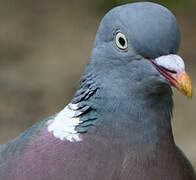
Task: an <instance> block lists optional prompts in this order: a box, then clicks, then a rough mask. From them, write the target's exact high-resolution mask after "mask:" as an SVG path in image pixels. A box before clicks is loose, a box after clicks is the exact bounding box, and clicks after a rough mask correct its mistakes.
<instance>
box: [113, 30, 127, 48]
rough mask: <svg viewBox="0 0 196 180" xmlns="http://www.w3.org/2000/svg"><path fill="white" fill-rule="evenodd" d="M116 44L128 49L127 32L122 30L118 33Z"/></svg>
mask: <svg viewBox="0 0 196 180" xmlns="http://www.w3.org/2000/svg"><path fill="white" fill-rule="evenodd" d="M116 45H117V47H118V48H119V49H121V50H126V49H127V48H128V40H127V38H126V36H125V34H123V33H121V32H118V33H117V34H116Z"/></svg>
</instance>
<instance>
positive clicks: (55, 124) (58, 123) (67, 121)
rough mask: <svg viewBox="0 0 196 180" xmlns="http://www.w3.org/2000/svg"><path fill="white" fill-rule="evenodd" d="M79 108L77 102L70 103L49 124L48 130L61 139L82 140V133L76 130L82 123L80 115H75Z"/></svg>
mask: <svg viewBox="0 0 196 180" xmlns="http://www.w3.org/2000/svg"><path fill="white" fill-rule="evenodd" d="M77 109H78V108H77V104H68V105H67V106H66V107H65V108H64V109H63V110H62V111H60V112H59V113H58V114H57V115H56V117H55V118H54V120H53V121H52V122H51V123H50V124H49V125H48V131H49V132H52V133H53V135H54V137H56V138H58V139H60V140H68V141H70V142H79V141H82V138H81V135H80V134H79V133H77V131H76V130H75V127H76V126H77V125H78V124H79V123H80V117H75V113H76V112H78V110H77Z"/></svg>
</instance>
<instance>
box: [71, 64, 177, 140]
mask: <svg viewBox="0 0 196 180" xmlns="http://www.w3.org/2000/svg"><path fill="white" fill-rule="evenodd" d="M89 67H90V66H88V68H87V69H86V71H85V73H84V75H83V77H82V79H81V81H80V82H81V86H80V87H79V89H78V91H77V92H76V94H75V96H74V98H73V100H72V103H73V104H76V103H77V104H78V110H79V111H78V112H79V113H78V116H80V121H81V123H80V124H79V125H78V126H77V127H76V130H77V132H79V133H87V132H88V133H93V134H97V135H100V136H105V137H106V136H108V137H111V138H123V139H124V140H125V141H127V143H135V142H144V141H145V142H151V141H152V142H153V143H156V142H158V141H159V140H160V138H162V137H163V138H164V139H165V138H166V139H167V138H168V139H171V140H172V141H173V135H172V129H171V122H170V121H171V116H172V109H173V100H172V91H171V88H170V87H169V86H167V87H163V88H165V90H164V91H163V92H162V93H157V94H156V93H154V94H141V93H133V92H131V89H129V91H130V92H128V91H127V92H126V90H125V89H126V88H125V87H124V86H126V84H124V85H123V83H122V84H117V83H118V81H115V84H111V83H113V82H112V80H111V82H109V81H107V75H105V76H104V75H100V73H97V72H95V71H94V72H93V69H92V68H89ZM92 127H94V128H92ZM130 137H132V138H130ZM133 137H134V138H133ZM133 141H135V142H133Z"/></svg>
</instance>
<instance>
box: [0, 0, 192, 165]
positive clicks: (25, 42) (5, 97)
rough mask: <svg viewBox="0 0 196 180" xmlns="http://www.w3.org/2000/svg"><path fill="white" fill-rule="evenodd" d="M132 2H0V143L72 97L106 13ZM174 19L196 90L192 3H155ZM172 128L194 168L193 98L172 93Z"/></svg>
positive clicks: (176, 0) (178, 0) (173, 0)
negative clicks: (165, 9)
mask: <svg viewBox="0 0 196 180" xmlns="http://www.w3.org/2000/svg"><path fill="white" fill-rule="evenodd" d="M125 2H132V1H131V0H99V1H95V0H81V1H78V0H72V1H68V0H56V1H53V0H42V1H39V0H17V1H16V0H0V144H3V143H5V142H7V141H9V140H11V139H12V138H14V137H15V136H17V135H18V134H19V133H21V132H23V131H24V130H25V129H26V128H28V127H30V126H31V125H32V124H34V123H36V122H38V121H40V120H42V119H43V118H45V117H47V116H49V115H51V114H54V113H55V112H58V111H59V110H61V109H62V108H63V107H64V106H65V105H66V104H67V103H68V102H69V101H70V100H71V98H72V96H73V94H74V92H75V90H76V89H77V85H78V80H79V78H80V76H81V74H82V72H83V70H84V67H85V65H86V63H87V61H88V58H89V57H90V54H91V49H92V46H93V41H94V36H95V34H96V30H97V27H98V25H99V22H100V20H101V18H102V17H103V15H104V13H106V12H107V11H108V10H109V9H111V8H112V7H114V6H116V5H119V4H123V3H125ZM154 2H158V3H160V4H163V5H165V6H167V7H168V8H169V9H171V10H172V11H173V12H174V14H175V15H176V17H177V19H178V22H179V25H180V28H181V33H182V41H181V48H180V52H179V54H180V55H181V56H182V57H183V59H184V60H185V64H186V69H187V72H188V73H189V75H190V76H191V78H192V83H193V88H194V89H196V50H195V47H196V46H195V41H196V34H195V33H196V21H195V19H196V3H195V2H196V1H195V0H188V1H187V0H162V1H161V0H157V1H154ZM174 100H175V111H174V117H173V129H174V135H175V140H176V143H177V145H178V146H180V148H182V149H183V151H184V152H185V154H186V155H187V156H188V158H189V159H191V162H192V163H193V165H194V167H195V168H196V140H195V139H196V118H195V117H196V97H194V96H193V99H192V100H187V99H186V97H185V96H182V95H181V94H179V93H178V92H176V90H174Z"/></svg>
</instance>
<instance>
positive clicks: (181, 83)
mask: <svg viewBox="0 0 196 180" xmlns="http://www.w3.org/2000/svg"><path fill="white" fill-rule="evenodd" d="M150 61H151V63H152V64H153V65H154V66H155V68H156V69H157V70H158V71H159V72H160V74H161V75H162V76H164V77H165V78H166V79H167V80H168V81H169V82H170V83H171V84H172V85H173V86H174V87H176V88H177V89H178V90H179V91H180V92H181V93H182V94H184V95H185V96H187V97H188V98H191V97H192V94H193V93H192V83H191V80H190V78H189V76H188V74H187V73H186V72H185V65H184V61H183V60H182V58H181V57H180V56H178V55H173V54H172V55H167V56H160V57H158V58H156V59H155V60H150Z"/></svg>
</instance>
